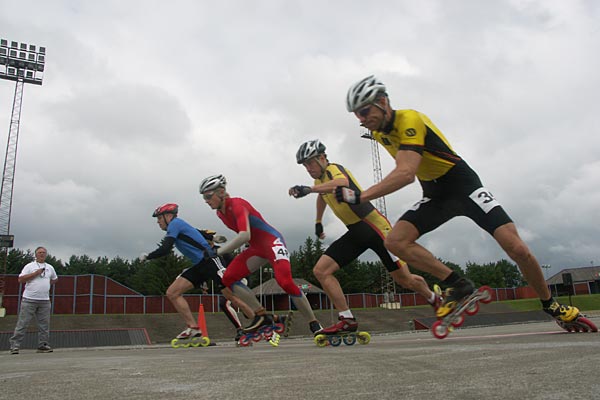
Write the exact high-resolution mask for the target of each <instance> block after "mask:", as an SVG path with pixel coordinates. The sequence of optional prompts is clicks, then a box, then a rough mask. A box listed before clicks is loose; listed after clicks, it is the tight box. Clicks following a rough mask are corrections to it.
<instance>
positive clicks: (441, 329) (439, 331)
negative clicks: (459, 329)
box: [431, 320, 448, 339]
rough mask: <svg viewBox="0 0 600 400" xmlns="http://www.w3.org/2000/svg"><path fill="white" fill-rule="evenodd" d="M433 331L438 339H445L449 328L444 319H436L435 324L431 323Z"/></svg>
mask: <svg viewBox="0 0 600 400" xmlns="http://www.w3.org/2000/svg"><path fill="white" fill-rule="evenodd" d="M431 333H433V336H435V337H436V338H438V339H443V338H445V337H446V336H448V328H447V327H446V326H444V325H443V321H442V320H438V321H435V322H434V323H433V325H431Z"/></svg>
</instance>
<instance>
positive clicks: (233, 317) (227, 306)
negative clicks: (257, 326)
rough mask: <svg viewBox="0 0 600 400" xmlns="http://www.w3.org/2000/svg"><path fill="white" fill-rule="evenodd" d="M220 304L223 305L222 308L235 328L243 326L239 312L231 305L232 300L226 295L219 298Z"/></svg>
mask: <svg viewBox="0 0 600 400" xmlns="http://www.w3.org/2000/svg"><path fill="white" fill-rule="evenodd" d="M219 306H220V307H221V310H222V311H223V313H224V314H225V316H226V317H227V319H228V320H229V322H231V324H232V325H233V327H234V328H235V329H239V328H241V327H242V323H241V322H240V319H239V318H238V316H237V312H236V311H235V309H234V308H233V307H232V306H231V301H229V300H227V299H226V298H225V297H221V298H219Z"/></svg>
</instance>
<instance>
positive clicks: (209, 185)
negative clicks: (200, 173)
mask: <svg viewBox="0 0 600 400" xmlns="http://www.w3.org/2000/svg"><path fill="white" fill-rule="evenodd" d="M226 185H227V180H226V179H225V177H224V176H223V175H212V176H209V177H208V178H204V180H202V182H201V183H200V194H202V193H206V192H210V191H213V190H217V189H218V188H220V187H223V188H224V187H225V186H226Z"/></svg>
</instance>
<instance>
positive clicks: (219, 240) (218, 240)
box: [213, 235, 227, 244]
mask: <svg viewBox="0 0 600 400" xmlns="http://www.w3.org/2000/svg"><path fill="white" fill-rule="evenodd" d="M226 241H227V238H226V237H225V236H223V235H215V236H213V242H215V243H219V244H221V243H225V242H226Z"/></svg>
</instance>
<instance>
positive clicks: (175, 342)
mask: <svg viewBox="0 0 600 400" xmlns="http://www.w3.org/2000/svg"><path fill="white" fill-rule="evenodd" d="M171 347H172V348H174V349H178V348H179V347H181V345H180V344H179V339H173V340H171Z"/></svg>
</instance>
